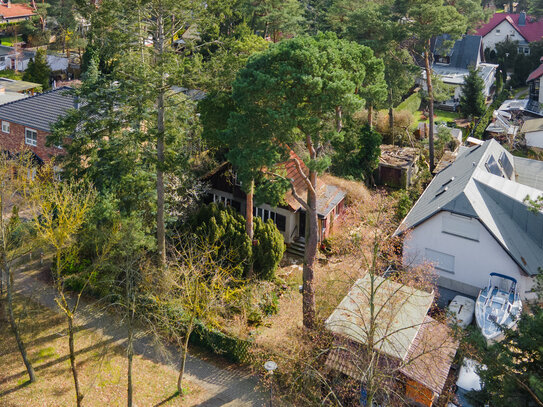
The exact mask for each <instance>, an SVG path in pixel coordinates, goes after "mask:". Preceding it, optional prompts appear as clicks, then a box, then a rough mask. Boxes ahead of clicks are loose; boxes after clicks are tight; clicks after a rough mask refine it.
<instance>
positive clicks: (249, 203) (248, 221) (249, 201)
mask: <svg viewBox="0 0 543 407" xmlns="http://www.w3.org/2000/svg"><path fill="white" fill-rule="evenodd" d="M254 189H255V182H254V180H251V184H250V185H249V190H248V191H247V198H246V201H245V229H246V231H247V236H249V239H250V240H251V244H252V243H253V236H254V225H253V197H254ZM250 263H251V264H250V265H249V275H248V277H249V278H251V277H252V276H253V262H252V261H250Z"/></svg>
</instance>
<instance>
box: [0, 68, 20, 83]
mask: <svg viewBox="0 0 543 407" xmlns="http://www.w3.org/2000/svg"><path fill="white" fill-rule="evenodd" d="M0 77H2V78H8V79H15V80H17V81H20V80H22V79H23V73H22V72H15V71H12V70H11V69H4V70H3V71H0Z"/></svg>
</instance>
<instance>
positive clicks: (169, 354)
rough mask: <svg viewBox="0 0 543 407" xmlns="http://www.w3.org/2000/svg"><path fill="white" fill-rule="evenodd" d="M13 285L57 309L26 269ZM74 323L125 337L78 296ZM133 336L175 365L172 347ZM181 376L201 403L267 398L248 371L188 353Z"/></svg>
mask: <svg viewBox="0 0 543 407" xmlns="http://www.w3.org/2000/svg"><path fill="white" fill-rule="evenodd" d="M15 288H16V292H17V293H18V294H20V295H23V296H26V297H29V298H32V300H34V301H36V302H38V303H40V304H41V305H43V306H45V307H48V308H51V309H54V310H58V306H57V304H56V303H55V289H54V288H53V287H51V286H49V285H47V283H45V282H43V281H41V280H40V279H39V278H38V277H37V276H36V275H31V274H29V273H27V272H17V273H15ZM76 322H77V324H78V325H79V326H82V325H85V326H87V327H89V328H92V329H95V330H97V331H99V332H100V333H101V334H102V335H104V337H106V338H107V339H110V340H112V341H113V342H116V343H119V344H122V343H124V341H125V340H126V333H125V330H124V328H123V325H122V324H120V323H119V321H117V320H116V318H115V317H114V316H113V315H111V314H109V313H107V312H104V311H103V310H102V311H100V310H97V309H96V307H94V306H93V305H92V304H91V303H89V302H88V301H85V300H84V299H82V300H81V302H80V306H79V310H78V318H77V321H76ZM135 336H136V337H135V338H134V351H135V352H136V353H137V354H139V355H142V356H144V357H146V358H148V359H151V360H153V361H154V362H157V363H162V364H169V365H171V366H172V367H174V368H178V366H179V362H178V359H179V357H176V352H175V350H174V349H173V348H169V349H166V350H167V351H166V352H164V348H161V349H160V350H159V349H158V348H157V345H156V343H155V341H153V338H152V337H151V335H149V334H146V333H144V332H137V333H136V335H135ZM185 377H186V378H187V379H188V380H190V381H192V382H193V383H195V384H196V385H198V386H199V387H201V388H203V389H204V390H205V391H206V392H207V393H208V394H209V397H208V398H207V399H206V401H204V402H202V403H201V404H200V405H199V406H201V407H218V406H228V407H234V406H236V407H237V406H240V407H253V406H255V407H256V406H258V407H260V406H265V405H266V403H267V402H268V398H267V393H266V392H264V391H263V390H261V389H259V387H258V379H257V378H256V377H254V376H252V375H250V374H248V373H242V372H240V371H238V370H227V369H222V368H219V367H216V366H214V365H212V364H210V363H208V362H205V361H203V360H200V359H198V358H195V357H193V356H190V355H189V356H188V358H187V363H186V368H185Z"/></svg>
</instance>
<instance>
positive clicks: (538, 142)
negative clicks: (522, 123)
mask: <svg viewBox="0 0 543 407" xmlns="http://www.w3.org/2000/svg"><path fill="white" fill-rule="evenodd" d="M524 137H525V138H526V145H527V146H528V147H536V148H543V131H531V132H530V133H526V134H525V135H524Z"/></svg>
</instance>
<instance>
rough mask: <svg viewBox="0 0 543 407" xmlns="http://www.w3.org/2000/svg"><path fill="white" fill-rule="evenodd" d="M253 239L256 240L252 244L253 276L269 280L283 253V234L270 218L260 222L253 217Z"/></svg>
mask: <svg viewBox="0 0 543 407" xmlns="http://www.w3.org/2000/svg"><path fill="white" fill-rule="evenodd" d="M254 239H255V240H256V241H257V242H258V243H257V245H256V246H253V270H254V273H255V276H256V277H257V278H259V279H261V280H271V279H273V277H274V275H275V270H277V266H278V265H279V262H280V261H281V259H282V258H283V253H285V249H286V246H285V241H284V239H283V235H282V234H281V232H279V230H278V229H277V226H275V224H274V223H273V221H272V220H271V219H268V221H267V222H262V221H261V220H260V219H259V218H256V219H255V224H254Z"/></svg>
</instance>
